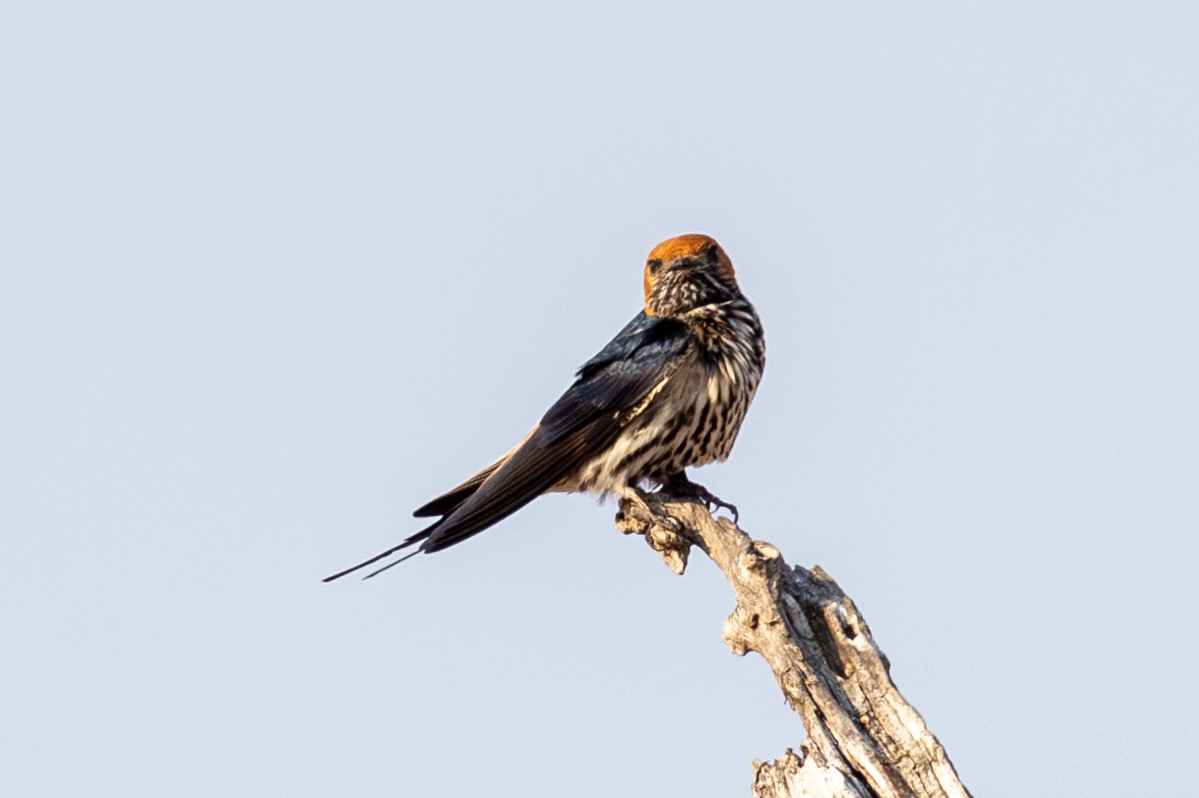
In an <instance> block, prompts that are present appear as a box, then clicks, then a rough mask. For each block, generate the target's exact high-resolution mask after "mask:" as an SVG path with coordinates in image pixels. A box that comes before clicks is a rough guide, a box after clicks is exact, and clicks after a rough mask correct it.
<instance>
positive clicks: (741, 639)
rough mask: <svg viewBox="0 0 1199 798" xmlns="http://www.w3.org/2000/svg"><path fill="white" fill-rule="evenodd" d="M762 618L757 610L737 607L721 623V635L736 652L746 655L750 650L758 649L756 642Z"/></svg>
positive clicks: (742, 655)
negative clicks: (750, 610) (752, 610)
mask: <svg viewBox="0 0 1199 798" xmlns="http://www.w3.org/2000/svg"><path fill="white" fill-rule="evenodd" d="M760 620H761V619H760V617H759V616H758V614H757V613H756V612H749V611H747V610H745V609H744V608H742V607H737V609H735V610H733V611H732V613H731V614H730V615H729V617H727V618H725V619H724V623H723V624H721V626H720V636H721V637H722V638H723V639H724V643H725V645H727V646H728V647H729V648H731V649H732V650H733V653H734V654H736V655H737V656H738V657H744V656H745V655H746V654H747V653H748V652H750V651H757V648H756V647H755V645H754V642H755V638H756V637H757V634H756V632H757V628H758V624H759V622H760Z"/></svg>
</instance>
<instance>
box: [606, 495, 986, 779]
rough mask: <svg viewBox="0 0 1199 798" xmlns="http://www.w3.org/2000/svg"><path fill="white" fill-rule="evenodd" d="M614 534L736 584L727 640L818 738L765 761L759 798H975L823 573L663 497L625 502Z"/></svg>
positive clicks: (695, 506) (691, 505)
mask: <svg viewBox="0 0 1199 798" xmlns="http://www.w3.org/2000/svg"><path fill="white" fill-rule="evenodd" d="M616 527H617V529H619V530H620V531H621V532H624V533H625V534H638V535H642V536H644V537H645V539H646V541H647V542H648V543H649V544H650V546H652V547H653V548H654V550H655V551H657V552H658V553H659V554H660V555H661V556H662V559H663V560H664V561H665V562H666V564H667V566H669V567H670V569H671V570H672V571H674V572H675V573H676V574H682V573H683V571H684V570H685V569H686V567H687V557H688V555H689V553H690V551H691V547H692V546H698V547H699V548H700V549H702V550H703V551H704V552H705V553H706V554H707V555H708V556H709V557H710V558H711V559H712V561H713V562H715V563H716V565H717V567H719V568H720V570H721V571H722V572H723V573H724V575H725V578H727V579H728V581H729V584H730V585H731V586H732V588H733V594H734V596H735V598H736V607H735V609H734V610H733V612H732V614H731V615H729V617H728V618H727V619H725V622H724V627H723V636H724V641H725V643H727V644H728V646H729V648H731V649H732V650H733V653H735V654H737V655H739V656H743V655H744V654H745V653H746V652H748V651H756V652H758V653H759V654H761V655H762V657H763V659H765V660H766V662H767V663H768V664H769V665H770V668H771V670H773V671H774V676H775V679H777V681H778V684H779V687H781V688H782V690H783V695H784V696H785V697H786V699H787V703H788V704H789V705H790V706H791V708H792V709H794V710H795V712H797V713H798V714H799V716H800V718H802V719H803V724H804V727H805V729H807V733H808V738H807V739H806V740H805V741H804V742H803V743H802V745H800V750H799V753H798V754H797V753H796V752H794V751H792V750H791V749H787V751H786V753H784V754H783V755H782V756H781V757H779V758H778V759H776V760H774V761H773V762H761V761H757V760H755V761H754V763H753V768H754V782H753V796H754V798H799V797H800V796H809V797H815V796H820V797H821V798H912V797H914V798H925V796H928V797H929V798H932V797H933V796H937V797H938V798H965V797H966V796H969V795H970V793H969V792H968V791H967V790H966V788H965V787H963V786H962V783H961V782H960V781H959V780H958V777H957V773H956V772H955V771H954V769H953V764H952V763H951V762H950V761H949V757H948V756H946V754H945V749H943V748H942V747H941V744H940V743H939V742H937V738H936V737H934V736H933V735H932V733H931V732H929V730H928V728H927V727H926V726H925V724H924V719H923V718H921V717H920V714H919V713H918V712H917V711H916V710H915V709H914V708H913V707H912V706H911V704H909V703H908V702H907V701H905V700H904V698H903V696H901V695H900V694H899V691H898V690H897V689H896V688H895V685H894V684H893V683H892V682H891V676H890V672H889V671H890V664H889V663H888V661H887V658H886V657H885V656H884V655H883V653H882V652H881V651H879V649H878V646H877V645H875V642H874V638H873V637H872V636H871V634H870V629H869V627H867V626H866V621H865V619H864V618H862V616H861V615H860V614H859V613H858V611H857V608H856V607H855V606H854V604H853V601H852V600H850V598H849V597H848V596H846V595H845V593H844V592H842V590H841V588H840V587H839V586H838V585H837V583H836V582H834V581H833V579H832V577H830V576H829V575H828V574H826V573H825V572H824V571H823V570H821V568H820V567H819V566H816V567H814V568H812V569H811V570H808V569H805V568H802V567H799V566H795V567H788V566H787V564H786V562H784V560H783V557H782V555H781V554H779V551H778V549H776V548H775V547H774V546H772V545H770V544H769V543H765V542H762V541H755V540H751V539H750V537H749V535H747V534H746V533H745V532H743V531H742V530H741V529H740V528H739V527H738V526H737V525H736V524H734V523H733V522H732V521H730V520H728V519H726V518H714V517H713V516H712V515H711V514H710V513H709V512H708V510H707V508H706V507H705V506H704V505H703V504H702V503H700V502H698V501H696V500H694V499H679V498H676V497H672V496H669V495H666V494H664V493H661V492H659V493H653V494H647V495H646V496H645V505H644V506H640V505H639V504H638V503H637V502H630V501H628V500H625V501H622V502H621V506H620V512H619V513H618V514H617V516H616Z"/></svg>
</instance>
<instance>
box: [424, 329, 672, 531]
mask: <svg viewBox="0 0 1199 798" xmlns="http://www.w3.org/2000/svg"><path fill="white" fill-rule="evenodd" d="M691 344H692V341H691V336H690V333H689V332H688V331H687V328H686V327H685V326H684V325H682V324H680V323H678V322H674V321H669V320H661V319H655V318H653V317H650V316H646V315H645V314H644V313H641V314H638V316H637V317H636V318H634V319H633V320H632V321H631V322H629V324H628V325H626V326H625V328H624V329H623V330H621V332H620V333H619V334H617V336H616V337H615V338H614V339H612V341H611V342H610V343H609V344H608V345H607V346H605V347H604V348H603V350H601V351H600V353H599V354H597V355H596V356H595V357H593V358H592V359H591V360H589V361H587V362H586V363H585V364H583V366H582V368H580V369H579V371H578V378H577V379H576V380H575V382H574V384H573V385H571V386H570V388H568V389H567V391H566V393H564V394H563V395H562V397H561V398H560V399H559V400H558V401H557V402H555V403H554V405H553V406H552V407H551V408H550V409H549V410H548V411H547V412H546V414H545V416H544V417H543V418H542V419H541V423H540V424H538V425H537V427H536V428H535V429H534V430H533V432H532V433H530V434H529V437H528V438H527V439H526V440H525V442H524V443H522V444H521V445H520V446H519V447H517V448H516V449H515V450H514V451H513V452H512V454H511V455H510V456H509V457H508V459H507V460H505V461H504V462H503V463H502V464H501V465H500V466H499V467H498V468H496V470H495V471H494V472H492V473H491V475H490V476H488V477H487V478H486V479H484V480H483V481H482V482H481V483H480V485H479V487H478V489H477V490H475V491H474V492H473V493H472V494H471V495H470V496H469V497H468V498H466V499H465V500H464V501H463V502H462V503H461V504H460V505H459V506H458V507H457V508H455V509H454V510H453V512H451V513H450V514H449V515H447V516H446V517H445V519H443V521H442V523H441V524H439V525H438V526H437V528H435V529H433V530H431V531H430V534H429V536H428V539H427V540H426V541H425V543H424V545H422V546H421V548H422V549H424V550H426V551H438V550H440V549H444V548H446V547H447V546H451V545H453V544H455V543H457V542H458V541H460V540H463V539H465V538H467V537H470V536H471V535H474V534H476V533H478V532H481V531H482V530H484V529H486V528H487V527H489V526H491V525H492V524H494V523H496V522H497V521H499V520H501V519H502V518H505V517H507V516H509V515H511V514H512V513H514V512H516V511H517V510H519V509H520V508H521V507H524V506H525V505H526V504H528V503H529V502H531V501H532V500H533V499H535V498H537V497H538V496H540V495H541V494H542V493H545V492H546V491H547V490H549V489H550V488H552V487H553V486H554V485H555V484H557V483H558V482H560V481H562V480H563V479H564V478H566V477H568V476H569V475H571V474H573V473H574V472H575V471H576V470H577V469H579V468H581V467H582V466H583V465H585V464H586V463H587V462H588V461H589V460H591V459H592V458H593V457H595V456H596V455H597V454H598V453H599V452H601V451H603V450H604V448H606V447H607V446H609V445H610V444H611V443H612V441H613V440H614V439H615V438H616V436H617V434H618V433H619V432H620V429H621V426H622V425H623V424H624V422H625V420H626V416H627V414H628V411H629V410H631V409H633V408H634V407H636V406H637V405H638V404H639V403H640V402H641V400H642V399H644V398H645V397H646V395H648V394H649V392H650V391H651V390H653V389H654V387H655V386H657V385H658V383H660V382H661V381H662V380H663V379H664V378H666V377H667V376H669V375H670V373H671V372H672V371H673V370H674V368H675V366H676V365H677V364H678V362H679V358H680V356H681V355H682V354H683V353H684V352H686V350H687V348H688V347H690V346H691Z"/></svg>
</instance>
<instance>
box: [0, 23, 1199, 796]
mask: <svg viewBox="0 0 1199 798" xmlns="http://www.w3.org/2000/svg"><path fill="white" fill-rule="evenodd" d="M0 69H2V70H3V71H2V74H3V75H4V79H3V80H2V81H0V108H2V109H3V111H2V112H3V124H2V126H0V252H2V253H3V256H2V263H3V289H2V290H0V384H2V385H3V390H0V451H2V452H3V457H2V458H0V483H2V484H3V489H2V490H0V528H2V529H3V531H4V535H5V539H6V540H7V541H8V547H7V553H6V556H5V557H4V558H3V561H2V562H0V638H2V639H3V640H4V645H3V653H0V699H2V700H0V705H2V706H3V711H2V712H0V750H2V751H3V752H4V755H3V757H2V758H0V793H2V794H4V795H20V796H63V795H88V796H130V795H147V796H149V795H153V796H159V795H178V796H213V795H230V796H233V795H238V796H241V795H244V796H263V795H287V796H306V795H312V796H315V795H331V794H333V795H336V794H354V795H361V796H376V795H379V796H382V795H396V794H401V795H422V796H463V795H548V794H554V795H557V794H561V793H560V792H559V791H557V789H556V788H555V786H554V785H556V784H560V783H561V781H562V780H567V781H569V782H570V783H571V784H573V785H574V788H573V789H571V790H570V791H569V794H571V795H578V796H611V795H630V796H663V795H692V796H709V795H710V796H718V795H719V796H727V795H748V780H749V775H750V769H749V761H750V760H751V759H752V758H755V757H758V758H774V757H775V756H777V755H779V754H781V753H782V751H783V750H784V749H785V748H786V747H787V746H794V745H797V744H798V743H799V742H800V741H801V740H802V739H803V729H802V726H801V725H800V723H799V720H798V718H797V717H795V716H794V715H792V714H791V713H790V712H789V711H787V710H786V709H785V707H784V705H783V701H782V698H781V696H780V694H779V693H778V691H777V688H776V687H775V685H774V684H773V680H772V679H771V677H770V674H769V671H768V670H767V668H766V667H765V666H764V665H763V664H762V662H761V661H760V660H758V659H757V658H755V657H753V656H751V657H748V658H746V659H738V658H736V657H734V656H732V655H731V654H730V653H729V651H728V650H727V649H726V648H725V646H724V645H723V643H721V641H720V624H721V620H722V619H723V617H724V615H725V614H727V612H728V611H729V610H730V609H731V600H730V596H729V592H728V589H727V587H726V586H725V585H724V583H723V581H722V580H721V579H720V577H719V575H718V573H717V572H716V571H715V569H714V568H712V567H711V566H710V564H708V563H706V562H703V561H700V560H696V561H695V562H694V564H693V566H692V569H691V572H689V573H688V574H687V576H685V577H684V578H682V579H678V578H676V577H674V576H672V575H671V574H669V573H668V572H667V571H666V569H665V568H664V567H663V566H662V565H661V563H660V562H659V561H658V560H657V558H656V557H655V556H654V555H653V554H652V553H651V552H650V551H649V550H648V549H647V548H646V547H645V546H644V544H642V543H640V542H638V541H636V540H632V539H628V538H624V537H622V536H620V535H619V534H618V533H617V532H615V530H614V529H613V526H612V516H613V513H614V509H615V508H614V507H613V506H612V505H610V504H609V505H604V506H597V505H596V503H595V502H594V501H592V500H591V499H588V498H586V497H581V496H554V497H550V498H546V499H542V500H540V501H538V502H536V503H534V504H533V505H531V506H530V507H529V508H527V509H526V510H524V511H522V512H521V513H520V514H519V515H517V516H515V517H513V518H512V519H510V520H508V521H506V522H504V523H503V524H502V525H500V526H498V527H497V528H495V529H493V530H491V531H489V532H487V533H486V534H484V535H481V536H480V537H478V538H476V539H473V540H471V541H470V542H469V543H467V544H465V545H463V546H460V547H457V548H455V549H454V550H453V551H450V552H446V553H444V554H439V555H436V556H430V557H422V558H417V559H415V560H413V561H412V562H409V563H407V564H405V565H404V566H403V567H402V568H397V569H393V570H392V571H390V572H388V574H387V575H386V576H385V577H382V578H379V579H377V580H373V581H372V582H368V583H362V582H358V581H349V580H347V581H344V582H341V583H338V584H335V585H323V584H321V583H320V582H319V579H320V577H322V576H324V575H326V574H328V573H330V572H332V571H333V570H336V569H339V568H341V567H344V566H346V565H349V564H351V563H353V562H356V561H357V560H358V559H361V558H363V557H365V556H367V555H370V554H373V553H375V552H376V551H378V550H380V549H382V548H385V547H387V546H389V545H391V544H393V543H395V542H397V541H398V540H399V539H400V538H401V537H403V536H405V535H406V534H408V533H409V532H411V531H412V530H414V529H415V528H416V525H415V523H414V521H413V520H412V519H410V518H409V517H408V514H409V512H410V511H411V510H412V509H413V508H414V507H416V506H418V505H419V504H421V503H423V502H424V501H425V500H427V499H429V498H430V497H432V496H434V495H436V494H437V493H438V492H440V491H441V490H443V489H444V488H446V487H449V486H452V485H453V484H455V483H456V482H457V481H458V480H460V479H461V478H463V477H465V476H468V475H470V474H471V473H473V472H474V471H475V470H476V469H477V468H478V467H480V466H482V465H484V464H486V463H488V462H490V460H491V459H493V458H494V457H495V456H496V455H498V454H499V453H501V452H503V451H505V450H506V449H508V448H509V447H510V446H511V445H512V444H513V443H515V442H516V441H517V440H519V439H520V437H521V436H522V435H523V434H524V432H525V431H526V429H527V428H528V427H529V426H530V425H531V424H532V423H533V422H535V421H536V420H537V418H539V417H540V415H541V413H542V412H543V411H544V409H545V408H546V407H547V406H548V405H549V404H550V403H551V402H552V401H553V400H554V399H555V398H556V397H557V396H558V394H559V393H560V392H561V391H562V390H563V389H564V388H565V387H566V386H567V385H568V384H569V382H570V379H571V373H572V370H573V369H574V368H575V367H576V366H577V365H578V364H580V363H582V362H583V361H584V360H586V359H587V358H588V357H590V356H591V355H592V354H593V353H594V352H595V351H596V350H598V348H599V347H601V346H602V345H603V344H604V343H605V342H606V341H607V340H608V339H609V338H610V337H611V336H612V335H613V334H614V333H615V332H616V331H617V330H618V329H619V328H620V327H621V326H622V325H623V324H624V323H625V321H627V320H628V319H629V318H630V317H631V316H632V315H633V314H634V313H636V312H637V310H638V308H639V305H640V299H641V297H640V281H641V276H640V269H641V264H642V262H643V260H644V257H645V254H646V253H647V252H648V250H649V249H650V247H651V246H653V245H654V244H655V243H657V242H658V241H660V240H661V239H663V238H666V237H669V236H672V235H676V234H679V233H683V232H706V233H709V234H712V235H714V236H716V237H717V238H718V239H719V240H720V241H721V243H722V244H723V245H724V246H725V248H726V249H727V250H728V252H729V254H730V256H731V257H732V259H733V262H734V263H735V264H736V266H737V268H738V272H739V275H740V278H741V283H742V286H743V288H744V289H745V291H746V293H747V294H748V296H749V297H750V298H751V299H752V300H754V302H755V303H756V305H757V307H758V309H759V312H760V314H761V317H762V319H763V322H764V324H765V326H766V332H767V341H768V365H767V369H766V375H765V379H764V381H763V383H762V386H761V389H760V391H759V394H758V398H757V400H756V402H755V405H754V407H753V409H752V410H751V412H750V414H749V417H748V420H747V422H746V424H745V427H744V428H743V430H742V435H741V438H740V440H739V442H738V445H737V448H736V450H735V451H734V453H733V457H732V459H731V461H730V462H729V463H728V464H726V465H723V466H719V467H712V468H708V469H704V470H702V471H700V472H697V474H696V475H695V476H696V477H697V479H699V481H701V482H703V483H705V484H707V485H708V486H709V487H711V488H712V489H713V490H714V491H715V492H717V493H719V494H720V495H721V496H724V497H726V498H728V499H729V500H730V501H732V502H734V503H736V504H737V505H738V506H739V507H740V509H741V517H742V522H743V526H744V527H745V528H746V529H747V530H749V531H750V532H751V533H752V534H754V535H756V536H759V537H762V538H765V539H767V540H770V541H771V542H773V543H774V544H775V545H777V546H778V547H779V548H780V549H781V550H782V551H783V552H784V554H785V556H786V557H787V558H788V560H789V561H791V562H794V563H801V564H805V565H812V564H817V563H818V564H820V565H822V566H824V567H825V568H826V569H827V570H829V572H830V573H832V574H833V575H834V576H835V577H836V578H837V579H838V580H839V582H840V583H841V585H842V586H843V587H844V588H845V590H846V591H847V592H848V593H849V594H850V595H851V596H853V598H854V599H855V600H856V601H857V602H858V604H859V606H860V607H861V608H862V610H863V612H864V614H865V616H866V618H867V619H868V621H869V622H870V625H871V628H872V630H873V632H874V634H875V637H876V639H877V640H878V642H879V643H880V644H881V645H882V647H883V648H884V650H885V651H886V653H887V654H888V656H889V657H890V659H891V661H892V663H893V670H892V674H893V676H894V678H895V680H896V682H897V684H898V685H899V687H900V689H901V690H902V691H903V692H904V694H905V695H906V696H907V697H908V698H909V699H910V700H911V701H912V702H913V703H914V704H915V705H916V706H917V708H918V709H919V710H920V711H921V712H922V713H923V714H924V716H925V719H926V720H927V721H928V723H929V725H930V727H931V728H932V730H933V731H934V732H935V733H936V734H937V735H938V736H939V738H940V739H941V741H942V742H943V743H944V744H945V746H946V748H947V750H948V752H949V754H950V756H951V757H952V759H953V761H954V763H955V764H956V766H957V768H958V770H959V772H960V774H961V776H962V778H963V780H964V781H965V783H966V784H967V785H968V786H969V787H970V788H971V789H972V790H973V791H974V793H975V794H976V795H980V796H983V795H993V796H1004V795H1011V796H1027V795H1088V796H1127V795H1155V794H1165V793H1168V792H1170V791H1171V790H1172V789H1173V788H1175V787H1178V786H1179V785H1193V784H1194V783H1195V781H1196V780H1197V779H1199V770H1197V769H1196V765H1195V762H1194V757H1193V748H1194V745H1193V743H1194V731H1193V724H1192V720H1193V718H1194V715H1195V713H1196V711H1197V710H1199V699H1197V698H1196V692H1195V690H1194V685H1193V681H1194V674H1195V660H1196V656H1197V655H1199V644H1197V642H1196V632H1197V631H1199V630H1197V629H1196V626H1197V625H1199V624H1197V623H1196V617H1199V588H1196V585H1195V579H1194V572H1195V570H1196V567H1197V566H1199V556H1197V555H1199V541H1197V537H1196V536H1197V533H1199V499H1197V491H1196V486H1197V485H1199V433H1197V431H1196V424H1195V417H1196V412H1195V408H1196V407H1199V320H1197V319H1199V313H1197V310H1199V309H1197V307H1196V306H1197V305H1199V151H1197V147H1196V141H1199V6H1196V5H1195V4H1193V3H1181V2H1179V3H1156V4H1144V3H1135V4H1134V3H1127V2H1126V3H1106V4H1091V3H1052V2H1050V3H1044V2H1038V3H1030V2H1016V3H1012V2H1007V3H992V4H960V3H923V4H915V5H913V4H908V5H907V6H902V7H901V6H895V5H890V6H886V7H880V6H869V7H867V6H854V5H852V4H851V5H846V4H828V5H826V6H820V7H818V6H812V5H810V4H807V5H797V4H778V5H776V6H770V5H767V4H727V5H720V4H708V5H702V4H694V3H676V4H664V3H627V4H622V3H615V4H613V3H609V4H604V5H602V6H599V5H596V4H588V5H582V4H562V3H557V4H549V3H545V4H538V3H508V4H502V5H500V4H495V5H492V6H484V5H482V4H478V5H469V4H460V5H459V6H458V7H457V8H456V9H455V8H450V7H447V5H446V4H441V3H412V2H409V3H401V4H371V5H349V6H347V5H345V4H342V5H337V6H331V5H320V4H305V3H299V4H297V3H282V2H277V3H263V2H249V3H245V2H241V3H211V2H210V3H203V4H190V3H187V4H180V3H174V4H166V5H164V4H161V3H128V2H126V3H121V4H95V3H91V4H83V3H78V4H71V3H65V4H64V3H54V2H39V3H27V4H15V5H14V4H10V5H9V6H7V7H6V8H5V9H4V11H3V12H2V13H0Z"/></svg>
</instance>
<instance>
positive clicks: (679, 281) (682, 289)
mask: <svg viewBox="0 0 1199 798" xmlns="http://www.w3.org/2000/svg"><path fill="white" fill-rule="evenodd" d="M739 294H740V290H739V289H738V287H737V277H736V274H735V273H734V272H733V263H732V261H730V260H729V256H728V255H726V254H725V253H724V250H723V249H721V248H720V244H717V243H716V240H715V239H713V238H712V237H710V236H706V235H701V234H699V233H688V234H687V235H681V236H677V237H675V238H670V239H667V240H666V241H663V242H662V243H661V244H658V246H656V247H654V248H653V250H651V251H650V253H649V258H647V259H646V261H645V312H646V313H647V314H648V315H650V316H671V315H678V314H681V313H685V312H687V311H689V310H692V309H694V308H696V307H699V306H701V305H706V304H710V303H712V302H721V301H724V300H727V299H729V298H731V297H732V296H736V295H739Z"/></svg>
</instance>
